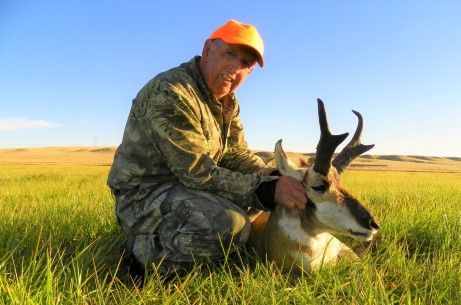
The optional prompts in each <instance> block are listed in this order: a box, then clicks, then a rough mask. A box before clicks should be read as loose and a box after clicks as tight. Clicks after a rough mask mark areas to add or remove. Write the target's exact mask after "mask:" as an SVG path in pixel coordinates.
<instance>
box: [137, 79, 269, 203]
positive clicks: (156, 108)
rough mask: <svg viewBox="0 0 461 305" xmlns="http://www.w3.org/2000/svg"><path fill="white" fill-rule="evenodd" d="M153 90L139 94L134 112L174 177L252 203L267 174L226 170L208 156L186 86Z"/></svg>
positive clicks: (196, 109) (193, 98)
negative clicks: (255, 192) (143, 94)
mask: <svg viewBox="0 0 461 305" xmlns="http://www.w3.org/2000/svg"><path fill="white" fill-rule="evenodd" d="M153 90H154V91H155V92H148V93H146V94H145V96H141V97H139V99H138V100H137V102H136V105H135V109H134V114H135V116H136V118H137V120H138V121H139V123H140V125H141V127H142V128H143V130H144V132H145V133H146V134H147V136H148V138H149V139H150V141H151V143H152V144H153V146H154V149H155V150H157V153H158V154H159V155H160V156H161V158H162V159H163V162H165V163H166V164H167V166H168V168H169V169H170V170H171V171H172V172H173V174H174V175H175V177H176V178H177V179H178V180H179V181H180V182H181V183H183V184H184V185H185V186H188V187H191V188H196V189H204V190H210V191H213V192H215V193H218V194H224V196H225V197H227V198H228V199H231V200H232V198H230V197H233V196H235V198H238V199H239V201H245V200H247V201H253V202H254V201H255V199H254V198H255V195H254V193H253V192H254V190H255V189H256V188H257V187H258V186H259V184H260V183H261V182H262V181H266V180H267V179H265V178H266V177H262V175H261V174H260V173H249V171H247V173H246V174H244V173H241V172H237V171H234V170H230V169H226V168H224V167H221V166H218V164H217V163H216V162H215V161H214V160H213V158H212V157H211V156H209V149H208V148H209V143H208V142H207V139H206V137H205V136H204V134H203V131H202V127H201V121H200V120H201V118H200V115H201V114H200V110H199V109H198V107H197V105H196V103H197V101H196V98H195V97H193V96H191V94H189V93H188V92H187V90H186V89H184V88H177V87H174V86H172V85H169V84H168V85H167V86H165V85H163V86H162V87H161V88H160V87H157V88H155V89H153ZM233 146H236V145H233ZM236 153H237V154H238V153H239V152H236ZM253 162H255V163H257V162H259V161H257V160H256V159H255V160H254V161H253ZM269 180H271V179H270V178H269ZM257 205H258V206H259V204H257Z"/></svg>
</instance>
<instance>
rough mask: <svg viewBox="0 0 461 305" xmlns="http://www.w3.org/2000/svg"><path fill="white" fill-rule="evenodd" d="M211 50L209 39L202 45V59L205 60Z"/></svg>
mask: <svg viewBox="0 0 461 305" xmlns="http://www.w3.org/2000/svg"><path fill="white" fill-rule="evenodd" d="M210 49H211V39H207V40H206V41H205V43H204V44H203V49H202V59H205V60H206V59H207V58H208V54H209V53H210Z"/></svg>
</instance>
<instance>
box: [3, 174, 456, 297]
mask: <svg viewBox="0 0 461 305" xmlns="http://www.w3.org/2000/svg"><path fill="white" fill-rule="evenodd" d="M107 172H108V167H97V166H89V167H70V166H32V165H29V166H14V165H2V166H0V208H1V213H0V236H1V237H0V304H461V301H460V300H461V213H460V204H461V174H439V173H405V172H365V171H364V172H360V171H349V172H346V173H345V175H344V177H343V183H344V185H345V186H346V187H347V188H348V190H349V191H350V192H351V193H353V194H355V195H356V196H357V197H358V198H360V199H361V200H362V201H363V202H364V203H365V204H366V206H367V207H369V208H370V210H371V211H372V212H373V214H374V215H375V217H376V218H377V219H378V220H379V221H380V224H381V227H380V231H379V233H378V235H379V237H380V242H379V243H378V245H377V246H376V248H374V249H373V250H372V251H370V252H368V253H367V254H366V255H365V256H364V258H363V260H362V261H360V262H357V263H353V264H341V263H340V264H338V265H336V266H335V267H328V268H324V269H322V270H319V271H318V272H314V273H312V274H310V275H305V276H304V277H302V278H298V279H292V278H288V277H287V276H284V275H281V274H280V273H279V272H278V270H277V269H276V268H274V267H273V266H265V265H263V264H262V263H260V262H258V261H256V263H254V262H253V261H252V260H251V259H248V258H247V256H246V255H245V253H242V255H241V258H240V259H235V258H234V259H232V260H231V261H227V262H224V263H222V264H219V265H216V266H215V268H202V267H200V266H198V267H196V268H194V269H193V270H192V271H191V272H189V273H187V274H184V275H182V276H180V277H177V278H175V279H173V280H172V281H171V282H169V283H167V284H163V282H162V278H160V277H159V276H158V275H157V274H155V273H153V274H152V275H150V276H149V281H148V282H147V285H146V286H145V287H144V289H142V290H140V289H137V288H136V287H134V286H132V285H130V284H129V282H128V281H127V275H126V270H125V268H124V267H123V266H121V264H120V255H119V244H120V242H121V241H122V239H123V232H122V231H121V230H120V229H119V228H118V227H117V225H116V222H115V219H114V215H113V200H112V198H111V195H110V192H109V191H108V189H107V187H106V185H105V180H106V176H107ZM343 240H345V241H346V242H347V243H348V244H350V245H355V246H358V243H356V242H355V241H352V240H348V239H344V238H343Z"/></svg>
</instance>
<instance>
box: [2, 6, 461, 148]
mask: <svg viewBox="0 0 461 305" xmlns="http://www.w3.org/2000/svg"><path fill="white" fill-rule="evenodd" d="M460 16H461V2H460V1H424V0H420V1H397V0H391V1H384V0H383V1H290V0H287V1H247V0H246V1H239V0H237V1H232V2H227V1H226V2H225V1H205V0H202V1H200V0H197V1H186V0H183V1H171V0H170V1H143V0H136V1H128V0H127V1H114V0H113V1H90V0H80V1H76V0H66V1H58V0H55V1H40V0H34V1H33V0H30V1H26V0H14V1H13V0H0V105H1V110H0V148H23V147H49V146H95V145H96V146H117V145H118V144H119V143H120V141H121V138H122V134H123V128H124V125H125V122H126V118H127V115H128V112H129V109H130V106H131V101H132V99H133V98H134V97H135V96H136V94H137V92H138V91H139V90H140V89H141V87H142V86H143V85H144V84H145V83H146V82H147V81H148V80H149V79H151V78H152V77H153V76H155V75H156V74H157V73H159V72H162V71H164V70H166V69H169V68H171V67H174V66H177V65H179V64H180V63H182V62H185V61H188V60H189V59H190V58H192V57H193V56H194V55H198V54H200V53H201V50H202V46H203V43H204V41H205V40H206V39H207V37H208V36H209V35H210V34H211V32H212V31H213V30H214V29H215V28H216V27H218V26H220V25H222V24H224V23H225V22H226V21H227V20H229V19H236V20H239V21H241V22H244V23H251V24H253V25H255V26H256V27H257V28H258V30H259V32H260V34H261V36H262V37H263V40H264V43H265V67H264V68H263V69H260V68H259V67H257V68H256V69H255V70H254V71H253V72H252V74H250V76H249V77H248V78H247V80H246V82H245V83H244V84H243V85H242V87H240V88H239V89H238V91H237V96H238V98H239V101H240V104H241V107H242V114H241V116H242V120H243V123H244V126H245V129H246V140H247V142H248V144H249V146H250V148H252V149H263V150H272V149H273V147H274V143H275V142H276V141H277V140H278V139H283V142H284V147H285V149H286V150H287V151H296V152H314V151H315V147H316V144H317V141H318V136H319V128H318V120H317V116H316V115H317V112H316V98H318V97H320V98H322V99H323V100H324V102H325V105H326V108H327V113H328V118H329V122H330V128H331V129H332V132H333V133H343V132H348V131H349V132H350V133H353V132H354V129H355V125H356V117H355V116H354V115H353V113H352V112H351V110H352V109H354V110H357V111H359V112H361V113H362V115H363V116H364V119H365V129H364V133H363V137H362V140H363V142H364V143H366V144H370V143H374V144H375V145H376V146H375V148H374V149H373V150H372V151H370V153H372V154H377V155H388V154H401V155H426V156H461V119H460V116H461V18H460Z"/></svg>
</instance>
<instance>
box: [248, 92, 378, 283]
mask: <svg viewBox="0 0 461 305" xmlns="http://www.w3.org/2000/svg"><path fill="white" fill-rule="evenodd" d="M318 103H319V117H320V116H321V114H320V107H322V109H323V103H322V101H321V100H318ZM323 111H324V109H323ZM354 113H356V112H354ZM322 115H325V114H324V113H322ZM356 115H357V113H356ZM359 115H360V114H358V115H357V116H358V117H359V127H360V130H358V131H359V132H356V135H354V138H353V139H352V141H351V143H349V144H348V145H347V147H346V148H345V149H344V150H346V149H347V150H349V151H350V150H351V149H353V150H354V151H355V152H354V153H355V155H354V156H353V158H355V157H357V156H358V154H361V153H363V151H364V150H365V151H366V150H368V149H370V148H372V147H373V145H368V146H364V145H362V144H361V143H360V132H361V125H362V124H363V123H362V118H361V116H359ZM320 121H322V118H320ZM324 121H325V123H323V124H326V127H325V125H324V126H321V129H322V128H323V129H322V136H323V134H324V132H325V133H327V134H329V130H328V125H327V123H326V116H325V118H324ZM321 124H322V122H321ZM357 134H358V135H357ZM341 136H343V135H341ZM333 137H334V136H333ZM341 141H342V140H341ZM319 145H320V143H319ZM333 145H339V144H336V143H335V144H333ZM321 149H322V148H319V147H318V148H317V153H318V152H319V150H321ZM330 150H331V147H330ZM333 151H334V148H333ZM331 154H332V153H331ZM345 154H347V151H345V152H341V153H340V158H341V159H344V155H345ZM331 158H332V156H331V157H330V158H326V159H327V161H329V162H330V164H331ZM353 158H352V159H353ZM347 159H348V160H347V161H344V160H343V161H341V164H339V165H338V167H337V168H339V170H340V172H341V171H342V170H343V169H345V168H346V167H347V166H348V165H349V163H350V162H351V160H349V159H351V158H347ZM322 160H323V161H322V162H325V158H322ZM275 162H276V164H277V169H278V170H279V172H280V173H281V175H283V176H291V177H293V178H295V179H297V180H298V181H301V182H302V183H303V185H304V189H305V191H306V195H307V197H308V203H307V205H306V208H305V210H298V209H288V208H286V207H285V206H284V205H282V204H278V205H277V206H276V208H275V211H274V212H273V213H270V215H268V214H263V215H262V216H261V220H259V221H258V220H257V221H254V222H253V224H252V234H251V235H250V239H249V244H250V246H251V247H254V248H255V249H256V250H257V252H258V253H259V254H260V255H261V256H262V257H266V258H267V260H268V261H269V262H274V263H275V264H276V265H277V266H279V267H280V268H281V270H282V271H283V272H285V273H294V274H299V273H300V272H310V271H311V270H314V269H318V268H320V267H321V266H322V265H325V264H329V263H334V262H335V261H337V260H338V259H339V258H343V259H345V260H357V259H358V256H357V255H356V254H355V253H354V252H353V251H352V250H351V249H350V248H349V247H348V246H346V245H345V244H344V243H342V242H340V241H339V240H338V239H337V238H335V237H334V236H333V235H332V234H341V235H347V236H351V237H353V238H354V239H357V240H361V241H369V240H371V239H372V238H373V235H374V234H375V233H376V232H377V229H378V224H377V223H376V221H375V220H374V218H373V216H371V214H370V213H369V212H368V211H367V210H366V209H365V208H364V207H363V206H362V205H361V203H360V202H359V201H358V200H357V199H356V198H354V197H353V196H352V195H350V194H349V193H348V192H347V191H346V190H345V189H344V188H343V187H342V185H341V183H340V180H339V176H340V172H338V170H337V168H336V167H335V166H328V164H327V165H325V164H323V165H321V166H318V168H323V169H324V168H327V173H326V175H325V174H323V173H319V172H317V171H316V170H315V169H314V167H315V165H314V166H311V167H309V168H307V169H306V168H298V167H297V166H296V165H295V164H294V163H293V162H292V161H290V159H289V158H288V157H287V155H286V154H285V152H284V151H283V148H282V144H281V140H280V141H278V142H277V144H276V146H275ZM345 162H346V163H345ZM333 163H334V161H333ZM325 166H326V167H325ZM322 185H323V186H324V187H325V191H324V192H321V191H319V190H318V189H317V190H315V189H314V188H315V187H318V186H322ZM263 218H264V219H263Z"/></svg>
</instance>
